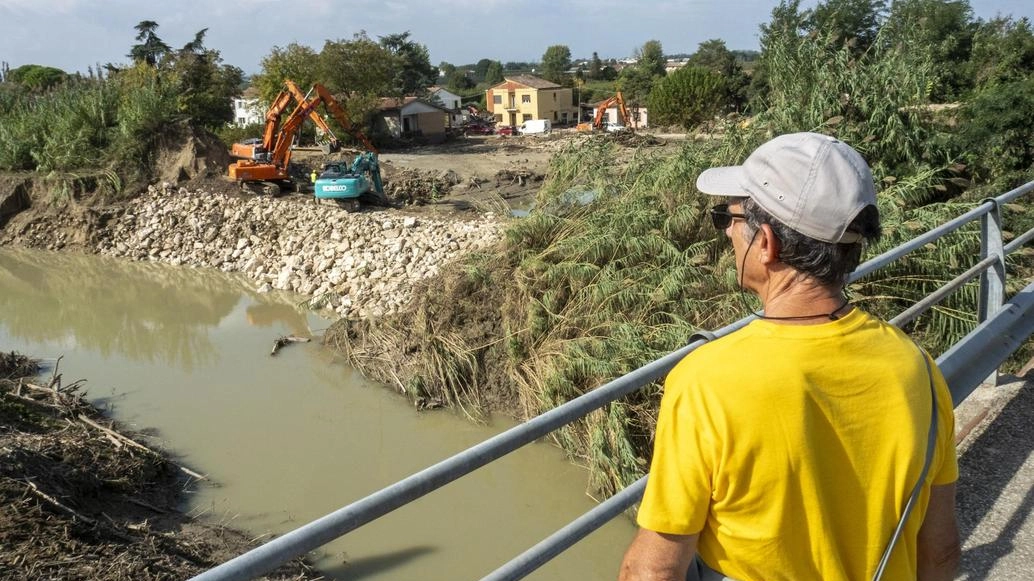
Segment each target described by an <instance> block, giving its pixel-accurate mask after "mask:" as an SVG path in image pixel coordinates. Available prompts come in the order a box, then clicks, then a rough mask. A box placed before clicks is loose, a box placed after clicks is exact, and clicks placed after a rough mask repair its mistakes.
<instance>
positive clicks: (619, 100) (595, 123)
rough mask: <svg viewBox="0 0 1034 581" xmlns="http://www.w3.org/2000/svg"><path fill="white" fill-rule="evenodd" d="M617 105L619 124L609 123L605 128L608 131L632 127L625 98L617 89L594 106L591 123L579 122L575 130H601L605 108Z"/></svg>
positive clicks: (605, 112) (605, 113)
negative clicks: (593, 115) (615, 92)
mask: <svg viewBox="0 0 1034 581" xmlns="http://www.w3.org/2000/svg"><path fill="white" fill-rule="evenodd" d="M615 105H616V106H617V109H618V117H619V118H620V121H621V125H619V126H616V125H611V126H610V127H608V128H607V129H608V130H609V131H615V130H616V129H614V128H618V129H625V128H631V127H632V116H631V115H630V114H629V112H628V107H626V106H625V98H624V97H623V96H622V95H621V91H618V92H617V94H615V95H614V96H613V97H611V98H609V99H607V100H605V101H603V102H602V103H600V104H599V105H598V106H597V107H596V116H595V117H593V119H592V123H589V122H585V123H579V124H578V125H577V126H576V127H575V130H577V131H582V132H588V131H602V130H603V129H604V126H603V119H604V117H606V115H607V109H610V108H611V107H613V106H615Z"/></svg>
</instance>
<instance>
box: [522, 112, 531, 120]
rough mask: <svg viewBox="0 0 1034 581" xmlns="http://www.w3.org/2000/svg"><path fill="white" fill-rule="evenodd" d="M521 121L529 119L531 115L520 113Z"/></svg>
mask: <svg viewBox="0 0 1034 581" xmlns="http://www.w3.org/2000/svg"><path fill="white" fill-rule="evenodd" d="M521 121H531V115H530V114H529V113H525V114H524V115H521Z"/></svg>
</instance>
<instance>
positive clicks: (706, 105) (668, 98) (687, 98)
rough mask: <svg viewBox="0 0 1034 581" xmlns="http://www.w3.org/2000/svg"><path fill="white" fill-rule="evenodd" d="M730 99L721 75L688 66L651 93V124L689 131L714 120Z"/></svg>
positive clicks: (662, 80)
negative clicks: (671, 126) (727, 97)
mask: <svg viewBox="0 0 1034 581" xmlns="http://www.w3.org/2000/svg"><path fill="white" fill-rule="evenodd" d="M726 96H727V89H726V87H725V80H724V79H723V78H722V76H721V75H719V74H718V73H715V72H714V71H711V70H709V69H705V68H702V67H693V66H685V67H682V68H680V69H677V70H675V71H674V72H672V73H671V74H670V75H668V76H666V77H664V78H663V79H661V80H660V81H658V82H657V84H656V85H655V86H654V88H653V91H652V92H651V93H650V98H649V101H648V103H649V107H650V122H651V123H652V124H654V125H680V126H682V127H684V128H686V129H692V128H693V127H695V126H697V125H699V124H700V123H703V122H705V121H707V120H709V119H711V118H713V117H714V115H715V114H717V113H718V112H719V111H721V109H722V107H723V106H724V100H725V98H726Z"/></svg>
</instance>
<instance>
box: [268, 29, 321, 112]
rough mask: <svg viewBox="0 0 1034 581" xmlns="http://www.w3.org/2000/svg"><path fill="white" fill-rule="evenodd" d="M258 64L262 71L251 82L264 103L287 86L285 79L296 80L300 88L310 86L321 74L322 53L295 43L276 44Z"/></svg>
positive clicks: (270, 100) (271, 99)
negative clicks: (283, 45) (281, 45)
mask: <svg viewBox="0 0 1034 581" xmlns="http://www.w3.org/2000/svg"><path fill="white" fill-rule="evenodd" d="M259 66H260V72H259V73H258V74H256V75H255V76H253V77H252V79H251V83H252V85H253V86H254V87H255V88H257V89H258V91H259V99H260V100H261V101H263V102H265V103H271V102H272V101H273V99H274V98H275V97H276V96H277V94H278V93H279V92H280V91H281V90H282V89H283V88H284V81H285V80H291V81H294V82H295V83H296V84H297V85H298V86H299V87H310V86H312V84H313V83H315V82H316V80H317V78H319V77H320V75H319V68H320V55H318V54H317V53H316V51H314V50H313V49H311V48H309V47H307V46H304V45H301V44H298V43H294V42H292V43H291V44H289V45H287V46H286V47H284V48H281V47H279V46H274V47H273V49H272V50H271V51H270V53H269V54H268V55H266V56H265V57H264V58H263V59H262V61H261V62H260V64H259ZM324 82H326V79H325V78H324ZM302 90H305V89H302Z"/></svg>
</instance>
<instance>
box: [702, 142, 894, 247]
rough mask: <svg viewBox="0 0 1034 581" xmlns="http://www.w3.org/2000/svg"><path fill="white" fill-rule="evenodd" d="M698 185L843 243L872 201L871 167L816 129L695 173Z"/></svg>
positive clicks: (854, 237) (854, 238)
mask: <svg viewBox="0 0 1034 581" xmlns="http://www.w3.org/2000/svg"><path fill="white" fill-rule="evenodd" d="M697 189H698V190H700V191H701V192H703V193H705V194H710V195H714V196H730V197H749V198H751V199H753V200H754V202H756V203H757V204H758V205H759V206H761V208H762V209H764V210H765V211H766V212H768V213H769V214H771V215H772V217H773V218H775V219H776V220H779V221H780V222H782V223H783V224H785V225H787V226H789V227H790V228H792V229H793V230H796V231H797V232H800V233H801V234H804V235H805V236H809V237H811V238H814V239H816V240H822V241H823V242H834V243H841V244H849V243H853V242H857V241H858V240H860V239H861V235H860V234H858V233H857V232H852V231H848V230H847V227H848V226H849V225H850V224H851V222H852V221H853V220H854V219H855V217H856V216H858V213H859V212H861V211H862V209H863V208H865V207H866V206H870V205H873V206H874V205H876V186H875V184H874V183H873V180H872V171H870V170H869V165H868V164H867V163H865V160H864V159H862V156H861V155H859V153H858V152H857V151H855V150H854V149H853V148H852V147H851V146H850V145H848V144H846V143H844V142H843V141H839V140H837V139H835V138H833V137H830V136H828V135H822V134H820V133H790V134H786V135H780V136H779V137H776V138H775V139H771V140H769V141H767V142H765V143H764V144H762V145H761V146H760V147H758V148H757V149H756V150H754V153H751V154H750V156H749V157H747V159H746V161H744V162H743V165H737V166H731V167H715V168H711V169H708V170H705V171H704V172H703V173H701V174H700V175H699V176H698V177H697Z"/></svg>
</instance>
